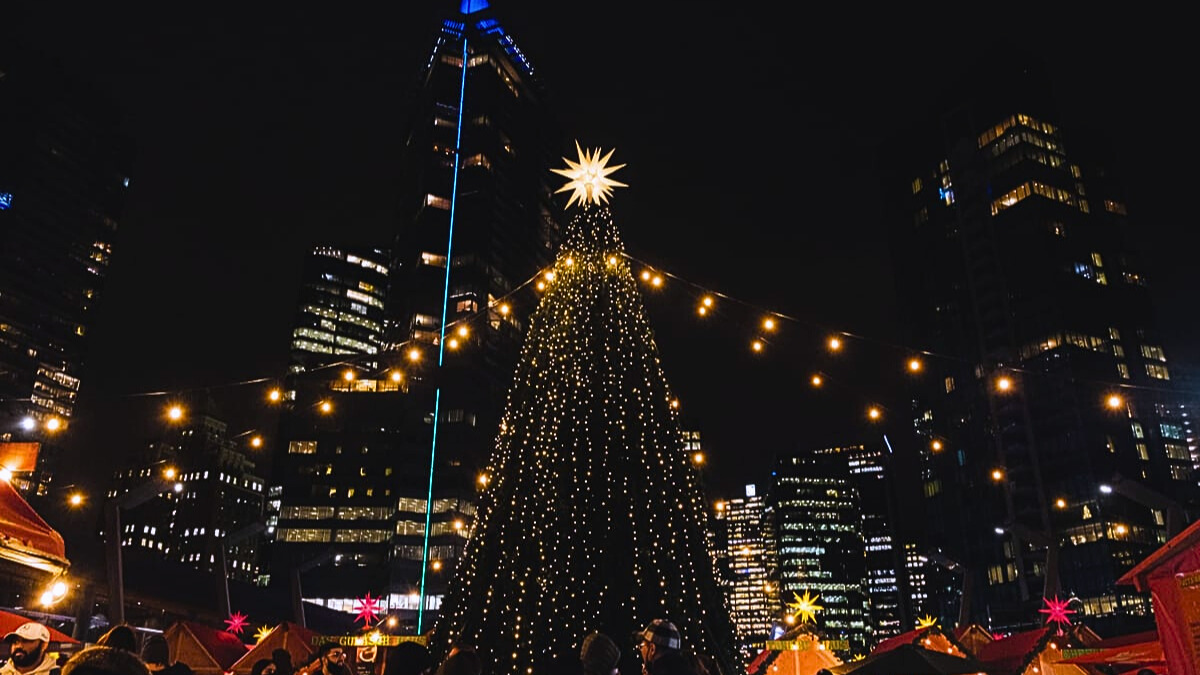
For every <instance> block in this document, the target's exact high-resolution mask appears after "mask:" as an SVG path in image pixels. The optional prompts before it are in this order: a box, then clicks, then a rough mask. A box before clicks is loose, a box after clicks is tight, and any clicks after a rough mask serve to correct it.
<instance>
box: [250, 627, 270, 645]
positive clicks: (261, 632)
mask: <svg viewBox="0 0 1200 675" xmlns="http://www.w3.org/2000/svg"><path fill="white" fill-rule="evenodd" d="M270 634H271V627H270V626H259V627H258V632H257V633H255V634H254V642H255V643H259V642H262V641H263V640H266V639H267V636H268V635H270Z"/></svg>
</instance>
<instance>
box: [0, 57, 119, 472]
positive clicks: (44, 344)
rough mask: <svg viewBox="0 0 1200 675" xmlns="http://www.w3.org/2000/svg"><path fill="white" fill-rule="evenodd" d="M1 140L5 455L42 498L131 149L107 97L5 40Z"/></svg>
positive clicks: (0, 409) (111, 241)
mask: <svg viewBox="0 0 1200 675" xmlns="http://www.w3.org/2000/svg"><path fill="white" fill-rule="evenodd" d="M0 147H3V148H4V151H3V152H2V153H0V443H18V444H22V445H19V446H8V447H7V450H6V451H4V452H3V453H2V454H3V455H4V456H3V457H2V458H0V459H4V460H5V461H6V463H11V464H9V465H8V466H7V468H8V469H9V470H10V471H12V473H13V481H14V484H15V485H17V486H18V487H19V488H20V489H22V490H23V491H25V492H26V493H28V494H30V495H33V496H38V495H42V494H45V493H46V492H47V490H49V486H50V482H51V475H52V473H53V466H52V465H53V463H54V456H55V455H56V454H57V453H58V446H59V439H60V436H61V434H63V433H66V431H67V429H68V427H69V426H70V419H71V416H72V415H73V414H74V411H75V403H76V399H77V396H78V395H79V389H80V386H81V377H82V368H83V362H84V357H85V354H86V347H87V342H88V331H89V329H90V328H91V326H92V323H93V315H94V314H95V310H96V307H97V303H99V301H100V298H101V296H102V294H103V289H104V281H105V277H106V276H107V274H108V266H109V263H110V261H111V258H112V255H113V251H114V248H113V247H114V245H115V244H116V241H117V224H118V221H119V220H120V216H121V210H122V208H123V206H124V203H125V194H126V189H127V188H128V186H129V175H130V168H131V164H132V159H133V158H132V154H133V153H132V144H131V143H130V141H129V140H128V139H127V138H125V137H124V136H123V135H122V134H121V132H120V120H119V116H118V115H117V113H116V109H115V108H114V107H112V106H111V104H110V103H109V102H107V101H105V100H104V99H103V98H102V97H101V96H99V95H98V94H96V93H95V92H92V91H91V90H90V88H88V87H87V86H86V85H84V84H83V83H81V82H77V81H74V80H73V79H72V78H71V77H69V76H68V75H67V74H66V73H64V72H62V71H61V70H60V69H58V68H57V67H55V66H53V65H50V63H49V62H48V61H47V60H43V59H41V58H40V57H37V56H35V55H33V54H32V53H30V52H25V51H23V50H20V49H18V48H17V47H16V46H15V45H13V44H11V43H9V44H5V45H0ZM0 447H3V446H0Z"/></svg>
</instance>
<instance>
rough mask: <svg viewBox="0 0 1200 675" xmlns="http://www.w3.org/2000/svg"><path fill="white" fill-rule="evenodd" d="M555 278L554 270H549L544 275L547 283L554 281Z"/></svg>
mask: <svg viewBox="0 0 1200 675" xmlns="http://www.w3.org/2000/svg"><path fill="white" fill-rule="evenodd" d="M554 276H555V275H554V270H549V271H547V272H546V273H545V274H543V275H542V278H543V279H545V280H546V281H554Z"/></svg>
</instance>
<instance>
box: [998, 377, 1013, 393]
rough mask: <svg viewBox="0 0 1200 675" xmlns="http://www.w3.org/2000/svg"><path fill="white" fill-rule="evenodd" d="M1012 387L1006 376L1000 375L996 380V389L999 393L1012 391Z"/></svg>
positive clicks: (1010, 380)
mask: <svg viewBox="0 0 1200 675" xmlns="http://www.w3.org/2000/svg"><path fill="white" fill-rule="evenodd" d="M1012 385H1013V383H1012V379H1010V378H1008V377H1007V376H1004V375H1001V376H1000V377H999V378H997V379H996V389H999V390H1000V391H1008V390H1009V389H1012Z"/></svg>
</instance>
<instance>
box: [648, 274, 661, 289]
mask: <svg viewBox="0 0 1200 675" xmlns="http://www.w3.org/2000/svg"><path fill="white" fill-rule="evenodd" d="M662 283H663V278H662V277H660V276H658V275H657V274H655V275H654V278H653V279H651V280H650V285H651V286H654V287H655V288H658V287H659V286H662Z"/></svg>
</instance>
